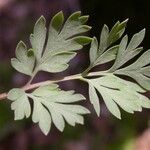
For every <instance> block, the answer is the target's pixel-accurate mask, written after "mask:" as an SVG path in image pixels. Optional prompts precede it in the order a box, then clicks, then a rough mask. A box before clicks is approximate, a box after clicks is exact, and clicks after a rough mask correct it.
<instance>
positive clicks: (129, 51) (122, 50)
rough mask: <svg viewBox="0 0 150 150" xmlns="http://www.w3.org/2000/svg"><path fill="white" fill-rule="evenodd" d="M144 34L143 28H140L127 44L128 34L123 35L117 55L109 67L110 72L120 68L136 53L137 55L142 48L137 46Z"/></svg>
mask: <svg viewBox="0 0 150 150" xmlns="http://www.w3.org/2000/svg"><path fill="white" fill-rule="evenodd" d="M144 36H145V29H143V30H141V31H140V32H139V33H136V34H135V35H134V36H133V37H132V39H131V41H130V43H129V45H127V44H128V36H127V35H126V36H124V37H123V39H122V40H121V42H120V45H119V50H118V53H117V57H116V60H115V63H114V65H113V66H112V67H111V68H110V72H113V71H115V70H117V69H118V68H120V67H121V66H122V65H124V64H125V63H126V62H128V61H129V60H131V59H132V58H134V57H135V56H136V55H138V54H139V53H140V52H141V51H142V50H143V48H142V47H138V46H139V45H140V44H141V42H142V41H143V39H144Z"/></svg>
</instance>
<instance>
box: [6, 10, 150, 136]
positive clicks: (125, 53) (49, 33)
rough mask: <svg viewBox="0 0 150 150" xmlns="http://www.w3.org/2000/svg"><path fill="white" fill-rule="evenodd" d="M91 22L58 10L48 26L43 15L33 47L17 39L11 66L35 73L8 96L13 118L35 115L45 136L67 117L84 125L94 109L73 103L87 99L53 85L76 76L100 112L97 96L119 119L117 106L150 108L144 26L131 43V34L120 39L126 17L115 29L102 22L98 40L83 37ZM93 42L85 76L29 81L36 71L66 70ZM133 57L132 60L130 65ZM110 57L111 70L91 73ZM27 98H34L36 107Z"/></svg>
mask: <svg viewBox="0 0 150 150" xmlns="http://www.w3.org/2000/svg"><path fill="white" fill-rule="evenodd" d="M87 20H88V16H81V12H75V13H73V14H72V15H71V16H69V18H68V19H67V20H66V21H64V15H63V13H62V12H59V13H57V14H56V15H55V16H54V17H53V18H52V20H51V22H50V25H49V28H48V30H47V29H46V20H45V18H44V17H43V16H42V17H40V18H39V19H38V21H37V22H36V24H35V26H34V30H33V34H31V35H30V42H31V48H29V50H28V48H27V47H26V45H25V44H24V43H23V42H22V41H21V42H19V44H18V45H17V48H16V58H12V60H11V64H12V66H13V67H14V68H15V69H16V70H17V71H19V72H21V73H23V74H26V75H29V76H31V80H30V81H29V82H28V84H27V85H26V86H25V87H23V88H14V89H12V90H10V91H9V93H8V94H7V98H8V99H9V100H11V101H12V104H11V109H12V110H14V114H15V120H20V119H23V118H25V117H26V118H28V117H30V116H32V121H33V122H34V123H38V124H39V127H40V128H41V130H42V132H43V133H44V134H45V135H47V134H48V133H49V131H50V128H51V124H52V123H54V125H55V126H56V128H57V129H58V130H60V131H63V130H64V128H65V121H66V122H67V123H68V124H70V125H71V126H75V124H76V123H78V124H83V123H84V119H83V115H85V114H89V113H90V112H89V110H88V109H87V108H85V107H83V106H81V105H79V104H75V103H76V102H79V101H81V100H85V97H84V96H83V95H81V94H75V92H74V91H64V90H61V89H60V88H59V87H58V85H57V84H54V82H55V83H56V82H60V81H66V80H72V79H79V80H81V81H84V82H87V83H88V84H89V99H90V102H91V103H92V104H93V106H94V109H95V111H96V113H97V115H98V116H99V115H100V103H99V97H98V94H99V95H101V97H102V98H103V100H104V103H105V104H106V107H107V108H108V110H109V111H110V112H111V113H112V114H113V115H114V116H116V117H117V118H119V119H121V112H120V109H119V108H122V109H123V110H124V111H126V112H128V113H134V112H135V111H141V110H142V108H150V100H149V98H148V97H146V96H144V93H145V92H146V91H149V90H150V65H149V64H150V50H148V51H145V52H143V47H141V46H139V45H140V44H141V42H142V41H143V39H144V36H145V29H143V30H141V31H140V32H138V33H136V34H135V35H134V36H133V37H132V38H131V40H130V42H128V36H127V35H125V36H124V37H123V38H122V39H121V37H122V36H123V34H124V32H125V28H126V25H127V21H128V20H125V21H123V22H119V21H118V22H117V23H116V24H115V25H114V26H113V27H112V29H111V30H109V28H108V26H107V25H104V26H103V28H102V31H101V34H100V40H99V41H100V42H98V40H97V38H96V37H93V38H90V37H88V36H83V35H80V34H82V33H85V32H87V31H89V30H90V29H91V27H90V26H88V25H85V23H86V22H87ZM119 39H121V40H120V43H119ZM89 43H91V47H90V51H89V58H90V65H89V67H88V68H87V69H86V70H85V71H84V72H83V73H82V74H78V75H73V76H69V77H66V78H64V79H63V80H58V81H53V82H52V81H48V82H43V84H42V83H37V85H36V86H33V85H31V81H32V79H33V78H34V76H35V75H36V73H37V72H38V71H46V72H50V73H57V72H62V71H64V70H66V69H67V68H68V66H69V65H68V63H69V61H70V60H71V59H73V58H74V57H75V56H76V51H77V50H80V49H82V47H83V46H84V45H86V44H89ZM140 53H142V55H141V56H140V57H136V60H135V56H138V55H139V54H140ZM133 58H134V60H135V61H134V60H133ZM130 60H132V62H133V63H132V64H131V65H128V62H129V61H130ZM110 61H113V64H112V66H111V67H110V69H108V70H104V71H98V72H91V73H89V71H90V70H91V69H92V68H93V67H95V66H98V65H101V64H105V63H107V62H110ZM118 75H119V76H118ZM120 75H125V76H129V77H131V78H132V79H133V80H134V82H131V81H128V80H125V79H124V78H121V76H120ZM89 77H90V78H89ZM28 86H29V87H30V88H29V87H28ZM31 87H33V88H31ZM29 89H30V90H31V91H30V92H29ZM33 89H34V90H33ZM29 100H32V101H33V111H32V108H31V104H30V101H29ZM31 112H32V113H31Z"/></svg>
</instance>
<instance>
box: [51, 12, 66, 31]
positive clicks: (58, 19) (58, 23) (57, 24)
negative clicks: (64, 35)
mask: <svg viewBox="0 0 150 150" xmlns="http://www.w3.org/2000/svg"><path fill="white" fill-rule="evenodd" d="M63 22H64V14H63V12H62V11H60V12H59V13H57V14H56V15H55V16H54V17H53V19H52V21H51V26H52V27H53V28H54V29H55V30H56V31H58V32H59V31H60V29H61V27H62V25H63Z"/></svg>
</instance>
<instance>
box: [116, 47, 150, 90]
mask: <svg viewBox="0 0 150 150" xmlns="http://www.w3.org/2000/svg"><path fill="white" fill-rule="evenodd" d="M149 58H150V50H147V51H146V52H145V53H144V54H143V55H141V56H140V57H139V58H138V59H137V60H136V61H135V62H134V63H132V64H131V65H129V66H127V67H124V68H121V69H118V70H116V71H115V72H114V73H115V74H121V75H126V76H130V77H131V78H133V79H134V80H136V81H137V82H138V83H139V84H140V85H141V86H142V87H143V88H145V89H147V90H150V78H149V77H150V66H148V65H149V63H150V61H149Z"/></svg>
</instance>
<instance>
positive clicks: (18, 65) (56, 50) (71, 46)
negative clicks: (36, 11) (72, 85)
mask: <svg viewBox="0 0 150 150" xmlns="http://www.w3.org/2000/svg"><path fill="white" fill-rule="evenodd" d="M88 18H89V16H81V12H75V13H73V14H72V15H70V17H69V18H68V19H67V20H66V21H64V15H63V12H62V11H60V12H58V13H57V14H56V15H55V16H54V17H53V18H52V19H51V22H50V25H49V29H48V33H47V29H46V20H45V18H44V17H43V16H41V17H40V18H39V19H38V20H37V22H36V24H35V26H34V30H33V34H31V35H30V42H31V46H32V48H31V49H32V52H33V54H32V53H31V49H30V51H29V54H32V55H28V54H27V53H28V51H27V48H26V46H25V44H24V43H23V42H20V43H19V44H18V46H17V48H16V57H17V59H16V58H13V59H12V61H11V62H12V66H13V67H14V68H15V69H16V70H17V71H19V72H21V73H24V74H27V75H30V76H34V75H35V73H37V72H38V71H46V72H51V73H54V72H55V73H57V72H62V71H64V70H66V69H67V68H68V67H69V65H68V63H69V61H70V60H71V59H73V58H74V57H75V53H74V51H77V50H80V49H82V48H83V46H84V45H87V44H89V43H90V42H91V41H92V38H90V37H87V36H81V35H80V34H82V33H85V32H87V31H89V30H90V29H91V27H90V26H88V25H85V23H86V22H87V20H88ZM46 37H47V39H46ZM58 58H59V59H60V61H59V60H58ZM55 59H56V61H55ZM57 61H59V62H58V63H57Z"/></svg>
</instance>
